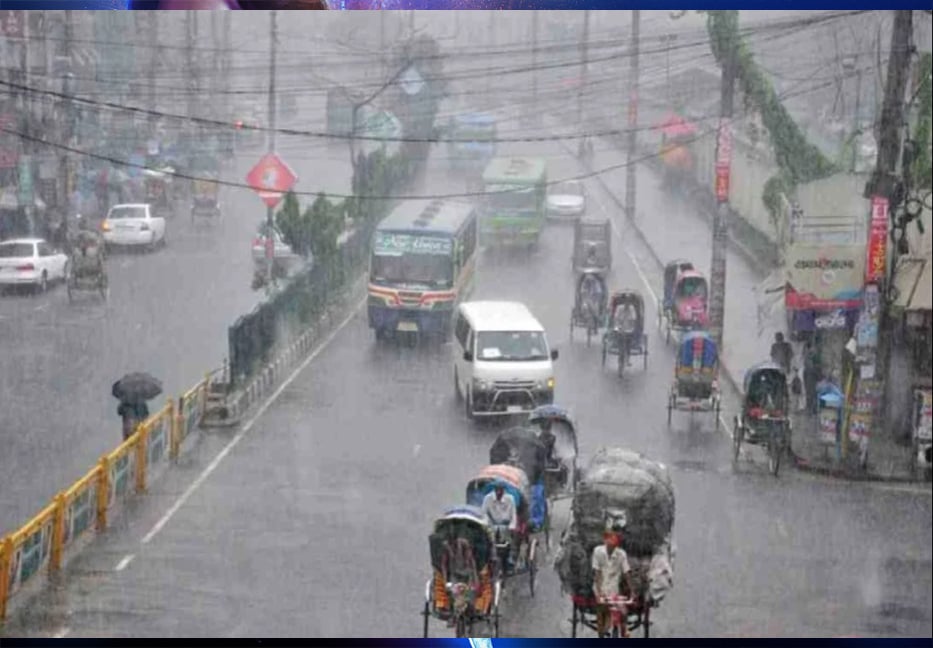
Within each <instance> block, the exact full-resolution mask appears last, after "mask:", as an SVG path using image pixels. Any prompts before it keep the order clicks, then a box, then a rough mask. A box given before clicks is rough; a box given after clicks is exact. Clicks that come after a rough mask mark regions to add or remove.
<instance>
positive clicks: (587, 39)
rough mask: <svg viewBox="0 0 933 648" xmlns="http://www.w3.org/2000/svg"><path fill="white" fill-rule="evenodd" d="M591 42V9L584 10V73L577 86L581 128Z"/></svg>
mask: <svg viewBox="0 0 933 648" xmlns="http://www.w3.org/2000/svg"><path fill="white" fill-rule="evenodd" d="M589 42H590V10H589V9H587V10H586V11H584V12H583V38H582V40H581V42H580V65H581V67H582V70H581V72H582V74H581V75H580V85H579V87H578V88H577V125H578V126H579V127H580V129H581V130H585V128H584V127H583V89H584V88H586V86H587V81H588V79H587V77H588V76H589V69H590V66H589V61H588V59H589V49H588V48H589Z"/></svg>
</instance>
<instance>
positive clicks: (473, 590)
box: [422, 506, 502, 638]
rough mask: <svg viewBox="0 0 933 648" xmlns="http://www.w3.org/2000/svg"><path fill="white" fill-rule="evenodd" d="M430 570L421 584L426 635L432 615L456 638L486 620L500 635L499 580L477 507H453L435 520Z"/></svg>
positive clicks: (490, 540) (490, 539) (467, 634)
mask: <svg viewBox="0 0 933 648" xmlns="http://www.w3.org/2000/svg"><path fill="white" fill-rule="evenodd" d="M429 546H430V550H431V567H432V568H433V575H432V577H431V579H430V580H429V581H428V582H427V583H426V584H425V586H424V610H423V611H422V615H423V616H424V637H425V638H427V637H428V626H429V622H430V620H431V617H434V618H436V619H440V620H442V621H445V622H446V623H447V624H448V626H453V627H454V628H455V632H456V635H457V637H472V636H473V626H474V625H475V624H477V623H485V624H486V625H487V626H488V627H489V629H490V630H491V632H492V633H493V636H494V637H498V636H499V598H500V594H501V591H502V580H501V576H500V573H499V568H498V565H497V564H496V547H495V544H494V540H493V534H492V530H491V529H490V527H489V524H488V523H487V522H486V516H485V514H484V513H483V511H482V510H481V509H478V508H476V507H473V506H457V507H454V508H451V509H449V510H448V511H447V512H446V513H444V515H443V516H442V517H441V518H440V519H438V520H437V521H435V522H434V529H433V533H431V535H430V537H429Z"/></svg>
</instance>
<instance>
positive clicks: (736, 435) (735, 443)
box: [732, 417, 742, 463]
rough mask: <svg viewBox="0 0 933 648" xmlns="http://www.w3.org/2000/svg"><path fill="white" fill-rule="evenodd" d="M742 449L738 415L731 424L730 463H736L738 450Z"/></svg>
mask: <svg viewBox="0 0 933 648" xmlns="http://www.w3.org/2000/svg"><path fill="white" fill-rule="evenodd" d="M741 449H742V427H741V426H740V425H739V419H738V417H736V418H735V421H734V422H733V424H732V463H738V461H739V451H740V450H741Z"/></svg>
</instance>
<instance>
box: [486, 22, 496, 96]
mask: <svg viewBox="0 0 933 648" xmlns="http://www.w3.org/2000/svg"><path fill="white" fill-rule="evenodd" d="M489 40H490V44H491V46H492V47H490V49H494V48H495V46H496V12H495V11H494V10H490V11H489ZM494 58H495V57H489V68H492V61H493V59H494ZM486 101H487V102H489V103H490V104H491V103H492V72H491V71H490V70H487V71H486ZM490 108H491V106H490Z"/></svg>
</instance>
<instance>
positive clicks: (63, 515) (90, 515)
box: [0, 376, 210, 623]
mask: <svg viewBox="0 0 933 648" xmlns="http://www.w3.org/2000/svg"><path fill="white" fill-rule="evenodd" d="M209 380H210V377H209V376H208V377H207V378H205V379H204V380H202V381H201V382H199V383H198V384H197V385H195V386H194V387H192V388H191V389H189V390H188V391H187V392H185V393H184V394H183V395H182V396H181V397H180V398H179V399H178V402H177V407H176V403H175V401H174V400H171V399H170V400H169V402H168V403H167V404H166V405H165V407H163V408H162V409H161V410H159V411H158V412H156V413H155V414H153V415H152V416H150V417H149V418H148V419H146V420H145V421H143V422H142V423H140V424H139V426H137V428H136V431H135V432H134V433H133V434H132V435H131V436H130V437H129V438H128V439H126V440H125V441H123V443H121V444H120V445H118V446H117V447H116V448H114V449H113V450H112V451H111V452H108V453H107V454H105V455H104V456H103V457H101V458H100V460H99V461H98V462H97V465H96V466H94V468H92V469H91V470H90V471H89V472H88V473H87V474H85V475H84V476H83V477H81V478H80V479H79V480H77V481H76V482H74V483H73V484H71V485H70V486H69V487H68V488H66V489H65V490H63V491H61V492H60V493H58V494H57V495H56V496H55V497H53V498H52V501H51V502H50V503H49V504H48V505H47V506H46V507H45V508H44V509H42V511H40V512H39V514H38V515H36V516H35V517H34V518H32V519H31V520H30V521H29V522H27V523H26V524H25V525H23V526H22V527H20V528H19V529H17V530H16V531H13V532H12V533H10V534H9V535H7V536H5V537H0V623H2V621H3V619H4V618H5V616H6V611H7V604H8V602H9V601H10V600H11V599H12V598H13V597H14V596H15V595H16V594H17V593H18V592H20V591H21V590H22V589H23V587H25V586H26V585H28V584H30V583H33V582H36V578H37V576H38V575H39V574H40V573H42V570H43V568H47V572H48V573H50V574H51V573H54V572H55V571H57V570H58V569H60V568H61V566H62V564H63V560H64V557H65V554H66V552H67V551H68V550H69V549H71V548H74V547H75V546H76V542H77V540H78V539H79V538H81V537H82V536H83V535H84V534H86V533H87V532H88V531H90V530H91V529H92V528H93V529H94V530H95V531H96V532H98V533H99V532H101V531H103V530H104V529H106V528H107V519H108V515H109V513H110V511H111V510H112V509H113V507H114V506H115V505H116V504H117V503H118V502H120V501H121V500H123V499H125V498H126V497H129V496H131V495H135V494H139V493H142V492H144V491H145V490H146V486H147V484H148V481H149V477H150V476H151V474H152V472H153V470H154V469H155V468H156V467H157V466H158V465H160V464H162V463H167V462H169V461H172V460H174V459H176V458H177V457H178V455H179V453H180V450H181V446H182V443H184V441H185V439H187V438H188V437H189V436H190V435H191V434H192V432H193V431H194V430H195V429H196V428H197V426H198V423H199V421H200V419H201V417H202V416H203V414H204V408H205V405H206V403H207V388H208V384H209Z"/></svg>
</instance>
